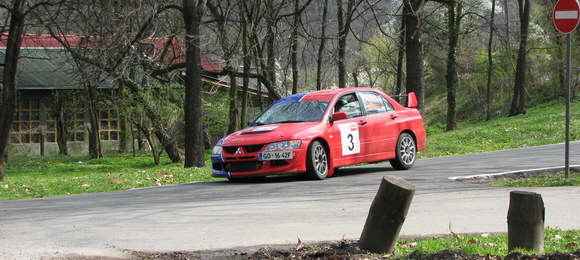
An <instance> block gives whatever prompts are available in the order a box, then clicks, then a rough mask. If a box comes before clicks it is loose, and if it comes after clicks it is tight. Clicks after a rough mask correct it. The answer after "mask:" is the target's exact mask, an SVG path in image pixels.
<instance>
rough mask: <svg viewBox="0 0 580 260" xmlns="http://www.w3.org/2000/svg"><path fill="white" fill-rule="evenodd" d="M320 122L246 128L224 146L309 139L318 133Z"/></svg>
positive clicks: (225, 140)
mask: <svg viewBox="0 0 580 260" xmlns="http://www.w3.org/2000/svg"><path fill="white" fill-rule="evenodd" d="M319 124H320V122H302V123H283V124H271V125H262V126H255V127H250V128H246V129H243V130H240V131H237V132H235V133H233V134H231V135H229V136H227V137H226V138H225V139H224V144H223V145H224V146H240V145H255V144H267V143H273V142H279V141H286V140H292V139H303V138H308V137H309V136H311V135H314V134H315V133H317V132H318V129H319V128H318V127H317V126H318V125H319Z"/></svg>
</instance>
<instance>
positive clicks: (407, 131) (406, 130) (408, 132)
mask: <svg viewBox="0 0 580 260" xmlns="http://www.w3.org/2000/svg"><path fill="white" fill-rule="evenodd" d="M403 133H407V134H409V135H411V137H413V141H415V145H418V143H417V135H416V134H415V132H413V130H411V129H405V130H403V131H402V132H401V133H400V134H399V136H401V135H402V134H403ZM397 138H398V137H397Z"/></svg>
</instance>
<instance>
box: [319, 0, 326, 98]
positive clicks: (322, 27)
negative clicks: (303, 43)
mask: <svg viewBox="0 0 580 260" xmlns="http://www.w3.org/2000/svg"><path fill="white" fill-rule="evenodd" d="M327 20H328V0H323V1H322V21H321V23H320V43H319V45H318V55H317V56H316V58H317V60H316V90H321V89H322V86H321V85H322V63H323V59H324V56H323V55H324V49H325V48H326V23H327Z"/></svg>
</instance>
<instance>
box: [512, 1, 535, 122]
mask: <svg viewBox="0 0 580 260" xmlns="http://www.w3.org/2000/svg"><path fill="white" fill-rule="evenodd" d="M530 9H531V1H530V0H518V11H519V16H520V48H519V50H518V63H517V66H516V77H515V82H514V92H513V96H512V105H511V108H510V112H509V115H510V116H515V115H519V114H525V113H526V70H527V68H528V64H527V53H528V50H527V46H528V28H529V26H530Z"/></svg>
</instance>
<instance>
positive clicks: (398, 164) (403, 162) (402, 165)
mask: <svg viewBox="0 0 580 260" xmlns="http://www.w3.org/2000/svg"><path fill="white" fill-rule="evenodd" d="M416 157H417V145H416V144H415V139H413V137H412V136H411V135H410V134H408V133H402V134H401V135H400V136H399V140H397V150H396V157H395V159H392V160H390V161H389V162H390V163H391V165H392V166H393V168H395V169H397V170H408V169H410V168H411V167H412V166H413V164H414V163H415V158H416Z"/></svg>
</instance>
